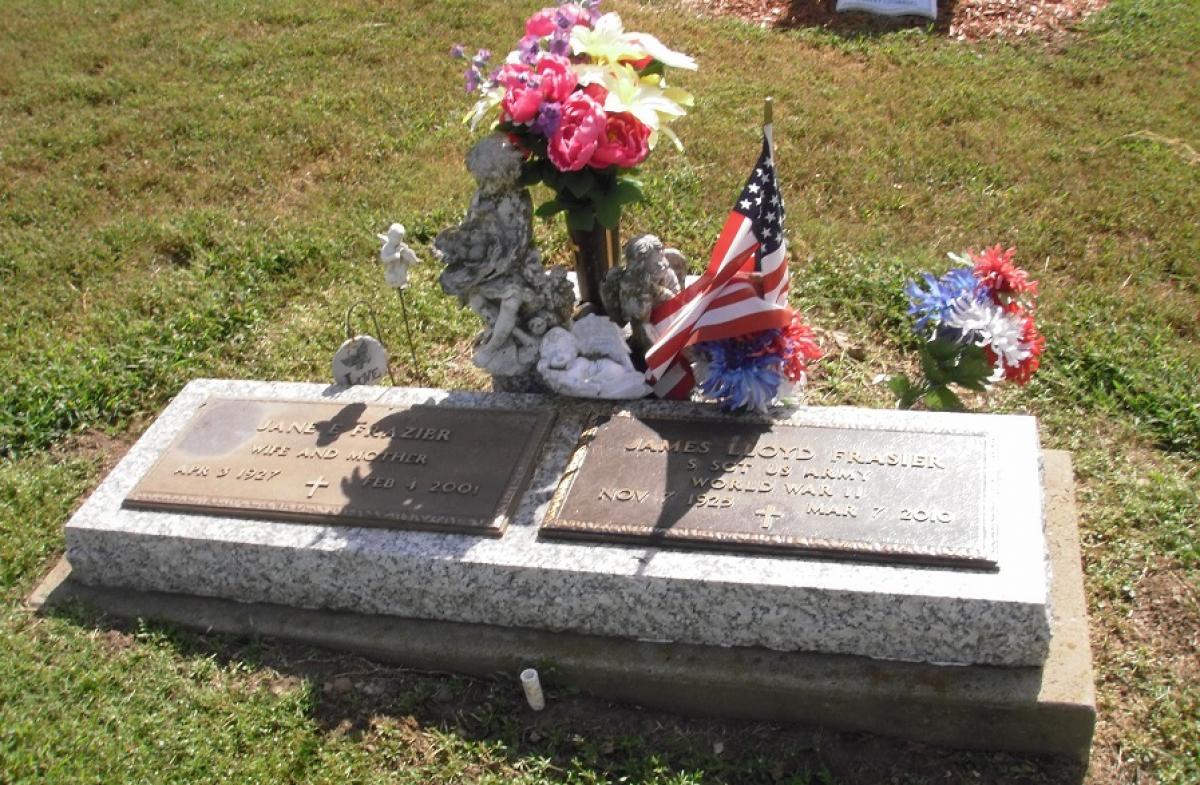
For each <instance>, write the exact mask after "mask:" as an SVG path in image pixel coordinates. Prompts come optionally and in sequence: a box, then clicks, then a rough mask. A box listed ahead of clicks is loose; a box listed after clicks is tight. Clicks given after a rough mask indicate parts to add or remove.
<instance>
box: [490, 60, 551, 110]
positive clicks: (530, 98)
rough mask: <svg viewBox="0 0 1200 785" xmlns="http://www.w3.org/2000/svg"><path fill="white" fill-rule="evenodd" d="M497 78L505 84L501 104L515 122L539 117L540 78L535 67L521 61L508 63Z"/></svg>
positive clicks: (540, 102)
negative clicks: (535, 71)
mask: <svg viewBox="0 0 1200 785" xmlns="http://www.w3.org/2000/svg"><path fill="white" fill-rule="evenodd" d="M496 79H497V80H498V81H499V82H500V84H502V85H504V98H503V100H501V102H500V106H501V107H502V108H503V109H504V113H505V115H506V116H507V117H508V118H509V119H510V120H512V121H513V122H514V123H528V122H529V121H531V120H533V118H535V117H537V113H538V107H540V106H541V105H542V91H541V90H540V89H539V83H540V81H541V80H540V79H539V78H538V76H537V75H536V74H534V72H533V69H532V68H530V67H529V66H527V65H523V64H521V63H508V64H506V65H505V66H504V67H503V68H501V69H500V73H499V75H498V76H497V77H496Z"/></svg>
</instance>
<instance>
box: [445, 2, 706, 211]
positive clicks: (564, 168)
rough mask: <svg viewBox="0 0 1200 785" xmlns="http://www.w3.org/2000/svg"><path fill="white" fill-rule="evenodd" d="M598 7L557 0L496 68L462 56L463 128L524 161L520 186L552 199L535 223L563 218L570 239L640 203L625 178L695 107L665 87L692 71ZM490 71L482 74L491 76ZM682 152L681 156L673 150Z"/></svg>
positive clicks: (459, 51)
mask: <svg viewBox="0 0 1200 785" xmlns="http://www.w3.org/2000/svg"><path fill="white" fill-rule="evenodd" d="M599 6H600V0H560V2H559V5H558V6H551V7H547V8H543V9H542V10H540V11H538V12H537V13H535V14H534V15H533V16H531V17H530V18H529V19H528V21H527V22H526V23H525V35H524V36H523V37H522V38H521V39H520V40H519V41H518V42H517V45H516V47H515V48H514V49H513V50H512V51H511V52H509V53H508V55H507V56H506V57H505V58H504V62H503V63H501V64H500V65H499V66H498V67H495V68H492V66H491V53H490V52H488V51H487V50H479V51H478V52H477V53H476V54H475V55H474V56H472V57H468V55H467V52H466V51H465V50H464V49H463V47H461V46H456V47H455V48H454V49H453V50H451V54H452V55H454V56H455V57H458V58H461V59H464V60H468V67H467V72H466V85H467V91H468V92H469V93H473V94H476V95H477V96H478V100H477V102H476V104H475V106H474V107H473V108H472V110H471V111H470V112H469V113H468V114H467V117H466V118H465V121H466V122H468V123H470V125H471V127H472V129H474V128H476V127H478V126H479V125H480V124H481V123H483V122H484V121H486V120H489V119H492V118H494V123H495V126H496V128H498V129H499V130H500V131H503V132H505V133H507V134H508V135H509V137H510V138H511V139H512V140H513V142H514V144H516V145H517V146H518V147H519V148H520V149H522V150H523V151H525V152H526V154H527V155H528V158H527V160H526V163H525V166H524V169H523V172H522V181H523V182H524V183H525V184H526V185H533V184H535V183H539V182H540V183H545V184H546V185H547V186H548V187H549V188H550V189H551V190H552V191H553V192H554V194H555V196H554V198H553V199H551V200H550V201H548V202H547V203H545V204H543V205H541V207H539V208H538V211H537V212H538V215H541V216H543V217H547V216H551V215H555V214H557V213H560V212H566V214H567V226H568V228H569V229H571V230H573V231H590V230H592V229H593V228H595V225H596V223H597V222H598V223H599V224H600V225H601V226H605V227H609V228H613V227H615V226H616V225H617V222H618V220H619V219H620V215H621V207H622V206H623V205H625V204H628V203H630V202H634V201H638V200H639V199H641V198H642V191H641V184H640V183H639V182H638V181H637V180H636V179H634V177H633V176H632V175H633V173H634V170H635V168H636V167H637V166H638V165H640V164H641V163H642V162H643V161H645V160H646V158H647V157H648V156H649V155H650V152H651V151H652V150H654V148H655V147H656V146H657V144H658V140H659V138H660V137H661V136H666V137H667V138H668V139H671V141H672V142H673V143H675V145H676V146H679V147H680V148H681V146H680V144H679V140H678V138H677V137H676V135H675V134H674V132H672V131H671V130H670V128H669V127H668V126H669V125H670V123H672V122H673V121H675V120H677V119H678V118H680V117H683V116H684V115H685V114H687V110H688V108H690V107H691V106H692V104H693V99H692V96H691V95H690V94H688V93H687V92H685V91H683V90H681V89H679V88H677V87H674V86H672V85H668V83H667V78H666V72H667V69H668V68H678V69H686V70H695V68H696V62H695V61H694V60H693V59H692V58H691V57H688V56H687V55H685V54H683V53H681V52H676V51H674V50H672V49H670V48H669V47H667V46H666V45H665V44H663V43H662V42H661V41H659V40H658V39H657V38H656V37H654V36H652V35H649V34H647V33H639V32H632V31H627V30H625V27H624V24H623V23H622V22H621V18H620V16H618V15H617V14H615V13H607V14H601V13H600V10H599ZM489 69H490V70H489ZM681 149H682V148H681Z"/></svg>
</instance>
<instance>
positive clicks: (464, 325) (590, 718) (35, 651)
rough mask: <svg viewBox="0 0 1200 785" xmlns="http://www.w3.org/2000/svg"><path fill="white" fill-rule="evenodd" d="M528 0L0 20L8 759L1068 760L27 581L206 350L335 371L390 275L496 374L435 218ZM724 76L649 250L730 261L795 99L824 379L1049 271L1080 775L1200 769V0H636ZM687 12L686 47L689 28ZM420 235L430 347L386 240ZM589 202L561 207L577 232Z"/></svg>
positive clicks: (356, 767) (1036, 394)
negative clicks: (1092, 3)
mask: <svg viewBox="0 0 1200 785" xmlns="http://www.w3.org/2000/svg"><path fill="white" fill-rule="evenodd" d="M535 5H536V4H535V3H532V2H522V3H504V4H501V3H482V2H466V1H465V0H424V1H423V0H407V1H406V2H400V3H392V4H358V3H343V2H329V3H305V2H285V1H282V0H280V1H277V2H237V3H232V2H213V3H171V4H143V3H137V2H120V1H118V2H111V3H104V4H84V3H75V2H65V3H56V4H48V3H43V2H37V0H10V1H9V2H7V3H5V4H4V5H3V7H2V8H0V117H2V118H3V121H2V122H0V291H2V292H3V309H0V325H2V327H0V330H2V333H0V334H2V336H3V339H2V340H3V343H2V344H0V345H2V347H3V350H2V351H0V378H3V379H4V380H5V382H4V384H3V385H2V386H0V452H2V457H0V586H2V587H3V588H2V591H3V606H2V609H0V638H2V639H3V645H0V675H2V678H0V782H13V783H16V782H84V781H91V782H255V781H263V782H339V783H340V782H385V781H386V782H413V783H426V782H521V783H541V782H577V783H588V782H604V781H616V780H621V779H622V778H624V779H623V781H627V782H657V783H694V782H768V783H776V782H779V783H855V782H924V783H941V782H994V783H1009V782H1057V781H1062V780H1063V779H1064V778H1065V777H1067V776H1068V775H1069V774H1070V770H1069V766H1066V765H1064V764H1061V763H1056V762H1052V761H1046V760H1042V759H1038V758H1035V757H1022V756H1015V755H1007V754H984V753H965V752H953V751H947V750H940V749H933V748H926V747H922V746H920V745H915V744H907V743H902V742H893V741H887V740H884V739H879V738H875V737H868V736H861V735H852V734H836V733H832V732H828V731H817V730H813V729H805V728H794V727H782V726H776V725H766V724H753V723H729V722H717V721H707V720H687V719H680V718H675V717H671V716H668V715H662V714H656V713H651V712H644V711H640V710H637V709H636V708H631V707H618V706H612V705H609V704H606V703H604V702H602V701H598V700H595V699H591V698H588V697H586V696H583V695H578V694H574V693H571V692H569V691H564V690H556V689H551V690H550V692H549V704H550V705H549V708H548V709H547V711H546V712H545V713H544V714H540V715H533V714H532V713H530V712H529V711H528V710H527V709H526V708H525V707H524V705H523V703H522V702H521V699H520V695H519V691H518V689H517V687H516V683H515V679H512V678H510V679H507V680H505V681H494V682H489V681H476V680H467V679H459V678H453V677H447V676H438V675H423V674H417V673H413V672H409V671H403V670H399V669H393V668H388V667H383V666H381V665H378V664H375V663H371V662H367V661H364V660H360V659H357V658H354V657H347V656H339V655H337V654H334V653H330V652H322V651H312V650H302V649H298V648H294V647H288V646H284V645H280V644H277V643H273V642H270V641H255V640H245V639H235V638H226V637H221V636H203V635H196V634H191V633H186V632H182V631H180V630H177V629H174V628H171V627H168V626H164V625H158V624H154V623H150V622H143V623H125V622H119V621H116V620H112V619H106V618H98V617H96V616H95V615H94V614H92V613H89V612H88V611H87V610H86V609H85V608H71V609H67V610H65V611H59V612H55V613H53V614H51V615H50V616H48V617H37V616H34V615H33V614H31V613H30V612H28V611H27V610H26V609H25V608H24V607H23V598H24V597H25V596H26V595H27V594H28V592H29V591H30V590H31V589H32V588H33V586H34V585H36V583H37V582H38V580H39V578H40V577H41V575H42V574H43V573H44V572H45V571H46V570H47V569H48V568H49V567H50V565H51V564H53V562H54V560H55V559H56V558H57V557H58V556H59V555H60V554H61V551H62V548H63V540H62V526H63V523H64V521H65V520H66V518H67V517H68V515H69V514H70V512H71V511H72V510H73V509H74V508H75V507H76V506H77V504H78V503H79V502H80V501H81V500H82V498H84V497H85V496H86V495H87V493H88V491H89V489H91V488H92V487H94V486H95V484H96V483H97V482H98V481H99V479H100V478H101V477H102V476H103V474H104V472H105V471H107V469H109V468H111V466H112V465H113V463H114V462H115V460H116V459H117V458H119V456H120V455H121V453H122V452H123V451H124V449H126V448H127V447H128V445H129V444H131V443H132V441H133V440H134V439H135V438H136V437H137V435H138V434H139V433H140V432H141V430H142V429H143V428H144V427H145V425H146V424H147V423H148V422H149V420H150V419H151V418H152V417H153V416H154V415H155V414H156V413H157V412H158V411H159V410H160V409H161V408H162V407H163V406H164V405H165V403H166V402H167V401H168V400H169V399H170V397H171V396H172V395H173V394H174V393H175V392H176V391H177V390H178V389H179V388H180V387H182V385H183V384H184V383H185V382H186V381H187V380H188V379H191V378H194V377H198V376H227V377H238V378H260V379H298V380H312V381H319V380H323V379H325V378H326V375H327V374H328V360H329V356H330V354H331V352H332V350H333V349H334V348H335V347H336V346H337V344H338V343H339V342H340V341H341V340H342V338H343V335H342V314H343V312H344V311H345V308H346V307H347V306H348V305H349V304H351V303H352V302H354V301H356V300H359V299H364V298H365V299H367V300H369V301H370V302H371V303H372V304H373V306H374V308H375V309H376V310H377V311H378V312H379V314H380V317H381V321H383V323H384V330H385V332H386V336H385V337H386V338H388V339H390V341H391V343H392V344H393V348H394V355H395V356H396V358H397V360H398V361H399V368H398V372H399V374H398V375H399V381H400V383H402V384H421V383H425V384H430V385H436V386H448V387H472V388H479V387H482V386H483V385H484V384H485V379H484V378H483V377H482V376H481V374H479V373H478V372H476V371H474V370H473V369H472V367H471V365H470V360H469V356H470V352H469V348H470V347H469V341H470V337H471V334H472V332H473V330H474V329H475V326H474V323H473V319H472V318H470V315H469V314H467V313H466V312H464V311H462V310H460V309H459V308H457V307H456V306H455V305H454V304H452V303H451V302H450V301H448V300H447V298H446V297H444V296H443V295H442V294H441V292H440V291H439V290H438V288H437V285H436V272H437V271H436V267H435V265H434V264H433V263H432V262H430V261H428V255H427V244H428V242H429V241H430V240H431V239H432V237H433V235H434V234H435V233H436V232H437V231H438V230H440V229H441V228H443V227H445V226H448V225H450V224H451V223H453V222H454V221H455V220H456V219H457V218H458V217H459V215H460V214H461V211H462V210H463V207H464V205H465V202H466V199H467V197H468V195H469V193H470V189H471V183H470V181H469V178H468V176H467V174H466V172H465V170H464V169H463V167H462V165H461V159H462V156H463V154H464V152H465V151H466V149H467V147H468V145H469V143H470V137H469V135H468V133H467V131H466V129H465V128H464V127H463V126H462V125H460V124H459V122H458V121H459V118H460V117H461V116H462V114H463V113H464V112H465V110H466V107H467V104H468V100H467V98H466V97H465V96H464V95H463V94H462V92H461V80H460V75H459V73H458V66H457V64H455V63H453V62H452V61H450V59H449V58H448V57H447V55H446V53H447V52H448V50H449V49H450V47H451V46H452V45H453V44H455V43H466V44H468V45H471V46H475V45H478V46H486V47H488V48H491V49H493V50H494V51H506V50H507V48H508V47H509V46H510V45H511V43H512V42H511V41H510V40H509V37H510V36H509V33H510V32H512V31H516V30H518V29H519V25H520V24H521V23H522V21H523V19H524V18H525V16H527V15H528V14H529V13H530V12H531V10H533V8H534V6H535ZM606 5H607V6H609V8H610V9H615V10H619V11H620V12H621V13H622V15H623V16H624V17H625V18H626V21H627V23H630V24H629V26H630V27H631V28H636V29H644V30H649V31H654V32H656V33H660V34H661V35H662V37H663V38H664V39H668V40H669V41H670V43H671V44H672V45H673V46H675V47H676V48H679V49H682V50H683V51H686V52H689V53H690V54H693V55H694V56H696V57H697V59H698V60H699V61H700V63H701V70H700V71H699V72H698V73H696V74H689V75H684V77H683V80H684V81H686V86H687V87H688V88H689V89H690V90H691V91H692V92H693V93H695V94H696V96H697V98H698V102H697V106H696V107H695V109H694V111H693V112H692V113H691V114H690V116H689V117H688V118H686V119H685V120H684V121H682V122H681V123H679V124H678V126H677V130H678V131H679V134H680V136H681V137H682V138H683V140H684V141H685V143H686V145H687V152H686V153H685V154H678V153H676V152H674V151H673V150H670V149H667V148H666V147H664V148H662V149H660V150H659V151H657V152H656V154H655V155H654V156H653V157H652V158H651V160H650V161H649V162H648V165H647V166H646V167H645V181H646V185H647V188H646V191H647V193H648V195H649V201H648V202H647V203H646V204H645V205H642V206H640V207H638V208H636V209H634V210H632V211H630V212H629V213H628V214H627V215H626V216H625V218H624V219H623V231H624V233H625V234H626V236H629V235H631V234H633V233H635V232H638V231H654V232H656V233H659V234H661V235H664V236H665V237H666V238H667V239H669V240H670V241H671V242H672V243H674V244H676V245H678V246H679V247H681V248H682V249H684V250H685V252H686V253H687V254H688V255H689V257H690V258H691V259H692V260H693V263H694V264H699V263H700V261H701V260H702V259H704V258H705V255H706V252H707V250H708V248H709V246H710V244H711V242H712V240H713V239H714V237H715V236H716V233H717V231H718V230H719V227H720V224H721V222H722V221H723V219H724V216H725V213H726V211H727V210H728V207H729V202H730V200H731V199H732V197H733V196H734V195H736V193H737V192H738V189H739V188H740V186H741V182H742V178H743V177H744V175H745V172H746V170H747V166H748V165H749V163H750V162H751V161H752V160H753V157H754V156H755V155H756V152H757V145H758V127H757V125H758V120H759V116H760V111H761V108H760V107H761V103H760V101H761V97H762V96H763V95H766V94H773V95H775V96H776V101H777V106H778V109H777V111H776V126H777V127H776V135H777V140H778V147H779V150H778V160H779V162H780V173H781V184H782V188H783V190H784V194H785V196H786V198H787V199H788V205H789V215H788V217H789V225H790V233H791V248H792V256H793V264H794V267H793V288H792V295H793V301H794V303H796V304H798V305H799V306H801V307H802V308H803V309H804V310H805V311H806V312H807V314H808V315H809V316H810V319H811V321H812V322H813V323H815V324H817V325H819V326H821V327H822V328H823V329H824V330H825V332H824V333H823V337H824V343H825V348H826V349H827V351H828V355H827V357H826V359H825V360H824V361H822V363H821V364H820V365H819V367H818V371H817V373H816V375H815V377H814V379H813V381H812V385H811V388H810V394H809V400H810V402H811V403H813V404H816V405H835V404H854V405H861V406H876V407H882V406H888V405H890V401H889V399H888V393H887V391H886V388H885V387H883V386H882V385H880V384H878V383H876V378H877V377H878V376H879V375H881V374H886V373H892V372H895V371H897V370H900V369H904V368H906V367H908V366H911V365H912V363H913V358H914V357H915V348H916V345H917V344H916V340H915V339H914V338H913V337H912V336H911V335H910V334H909V332H908V324H907V320H906V317H905V302H904V299H903V295H902V293H901V288H900V287H901V285H902V283H903V281H904V280H905V278H906V277H907V276H910V275H913V274H915V273H916V272H917V271H919V270H923V269H929V268H931V267H932V268H934V269H937V270H939V271H940V270H941V269H944V268H943V267H939V266H938V265H942V264H947V262H945V261H944V254H945V252H946V251H958V250H961V249H963V248H966V247H969V246H975V247H978V246H982V245H984V244H992V243H1002V244H1005V245H1016V246H1017V247H1018V249H1019V256H1018V260H1019V261H1020V262H1021V263H1022V264H1023V265H1024V266H1025V267H1027V268H1029V269H1030V270H1031V271H1032V272H1033V273H1034V274H1035V277H1037V278H1039V279H1040V281H1041V291H1042V295H1041V300H1040V304H1041V310H1040V314H1039V321H1040V323H1041V325H1042V326H1043V331H1044V332H1045V333H1046V335H1047V338H1048V341H1049V349H1048V353H1047V355H1046V357H1045V359H1044V363H1043V368H1042V370H1041V372H1040V373H1039V375H1038V376H1037V377H1036V378H1035V380H1034V381H1033V382H1032V383H1031V384H1030V385H1029V386H1028V387H1026V388H1023V389H1019V390H1011V391H1007V392H1004V393H1003V394H1000V395H996V396H993V397H992V399H991V400H988V401H986V402H985V401H982V400H975V401H973V404H975V405H976V406H978V407H979V408H987V409H988V410H992V411H1001V412H1025V411H1028V412H1030V413H1033V414H1035V415H1037V416H1038V417H1039V418H1040V422H1041V428H1042V440H1043V444H1044V446H1045V447H1047V448H1055V449H1066V450H1071V451H1072V452H1073V454H1074V460H1075V469H1076V479H1077V492H1078V503H1079V513H1080V526H1081V534H1082V539H1083V543H1082V544H1083V551H1084V560H1085V565H1084V566H1085V580H1086V587H1087V592H1088V597H1089V610H1090V614H1091V625H1092V648H1093V653H1094V657H1095V662H1096V680H1097V690H1098V710H1099V723H1098V727H1097V737H1096V742H1095V747H1094V751H1093V757H1092V763H1091V771H1090V773H1089V778H1090V781H1092V782H1095V783H1106V784H1107V783H1128V782H1142V783H1145V782H1163V783H1188V782H1195V781H1197V780H1198V779H1200V719H1198V718H1200V686H1198V685H1200V666H1198V665H1197V655H1196V652H1197V649H1198V647H1200V587H1198V583H1200V581H1198V576H1200V564H1198V562H1200V549H1198V546H1197V531H1196V522H1197V518H1198V517H1200V502H1198V500H1197V499H1198V496H1200V472H1198V470H1197V465H1198V463H1197V462H1198V460H1200V408H1198V402H1200V388H1198V381H1197V380H1198V379H1200V226H1198V223H1200V222H1198V221H1197V218H1198V217H1200V153H1197V147H1200V137H1198V136H1197V133H1196V128H1197V127H1200V124H1198V121H1200V62H1198V61H1197V50H1196V42H1197V41H1200V5H1197V3H1196V2H1194V0H1114V1H1113V2H1112V3H1111V5H1109V6H1108V7H1107V8H1106V9H1105V10H1103V11H1102V12H1100V13H1098V14H1096V15H1095V16H1093V17H1092V18H1090V19H1089V20H1088V21H1086V22H1085V23H1083V24H1082V25H1081V26H1080V27H1078V28H1077V29H1075V30H1074V31H1072V32H1071V33H1070V34H1069V35H1067V36H1066V37H1065V38H1062V39H1059V40H1056V41H1054V42H1053V44H1050V45H1045V44H1041V43H1038V42H1024V43H1021V44H1019V45H1014V44H1005V43H1001V42H985V43H978V44H963V43H960V42H956V41H951V40H947V39H946V38H945V37H944V36H942V35H940V34H938V33H937V32H936V31H925V30H921V29H909V30H901V31H895V32H890V33H886V34H864V35H855V34H853V33H852V32H850V33H848V32H846V31H838V32H836V33H834V32H823V31H820V30H813V29H803V28H801V29H797V30H788V31H774V30H763V29H759V28H756V27H752V26H748V25H743V24H741V23H738V22H737V21H734V20H728V19H702V18H698V17H696V16H695V15H693V14H692V13H690V12H689V11H687V10H686V9H685V7H684V6H683V5H677V4H674V3H668V2H653V3H651V2H632V1H629V2H618V1H617V0H610V2H608V3H607V4H606ZM668 33H669V36H668ZM393 220H399V221H402V222H404V223H405V224H406V225H407V227H408V229H409V234H410V238H416V240H417V242H418V244H419V245H420V246H421V250H422V251H425V252H426V259H427V261H426V263H425V264H423V265H422V266H421V267H420V268H418V269H417V270H416V272H415V284H414V286H413V288H412V290H411V291H410V295H409V296H410V299H409V306H410V314H411V315H412V316H413V318H414V320H415V322H416V323H417V325H419V329H418V330H417V331H416V336H415V337H416V341H417V344H418V351H419V357H420V367H419V368H413V367H411V365H410V363H408V362H406V361H405V358H406V354H407V352H405V351H403V349H402V337H401V332H400V329H399V326H400V318H399V303H398V302H397V301H396V299H395V295H394V294H393V293H391V292H390V291H384V290H382V289H381V288H380V284H381V282H382V275H381V274H380V270H379V269H378V266H377V265H376V264H375V263H374V259H375V254H376V251H377V245H376V241H375V238H374V233H375V232H376V231H382V230H383V229H384V228H385V227H386V225H387V224H388V223H390V222H391V221H393ZM564 238H565V232H564V231H563V230H562V228H561V227H560V226H558V225H544V226H541V227H540V228H539V240H540V241H541V243H542V245H543V248H544V251H545V254H546V255H547V256H548V257H549V258H550V259H551V260H562V259H563V258H564V256H565V254H566V249H565V246H564Z"/></svg>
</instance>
